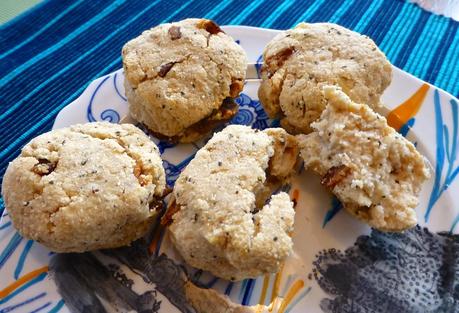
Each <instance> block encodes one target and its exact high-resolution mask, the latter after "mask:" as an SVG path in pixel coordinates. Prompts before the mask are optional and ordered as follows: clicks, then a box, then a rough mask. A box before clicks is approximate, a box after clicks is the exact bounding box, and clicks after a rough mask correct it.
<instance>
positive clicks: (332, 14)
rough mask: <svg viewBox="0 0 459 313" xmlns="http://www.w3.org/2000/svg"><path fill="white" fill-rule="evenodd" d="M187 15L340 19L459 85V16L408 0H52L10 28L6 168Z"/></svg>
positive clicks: (0, 48)
mask: <svg viewBox="0 0 459 313" xmlns="http://www.w3.org/2000/svg"><path fill="white" fill-rule="evenodd" d="M187 17H207V18H212V19H214V20H215V21H216V22H217V23H219V24H221V25H224V24H242V25H252V26H263V27H271V28H277V29H285V28H290V27H292V26H294V25H295V24H296V23H298V22H299V21H302V20H305V21H309V22H325V21H332V22H334V23H338V24H341V25H343V26H345V27H348V28H351V29H354V30H357V31H359V32H362V33H364V34H367V35H369V36H370V37H371V38H373V39H374V40H375V42H376V43H377V44H379V45H380V47H381V49H382V50H383V51H384V52H385V53H386V54H387V56H388V58H389V59H390V61H391V62H392V63H394V64H395V65H396V66H398V67H401V68H403V69H405V70H407V71H409V72H411V73H412V74H414V75H417V76H418V77H419V78H421V79H424V80H426V81H428V82H430V83H432V84H435V85H437V86H438V87H440V88H443V89H445V90H447V91H449V92H450V93H452V94H453V95H456V96H457V95H458V94H459V33H458V24H459V23H458V22H455V21H453V20H451V19H448V18H444V17H440V16H435V15H432V14H430V13H428V12H426V11H423V10H422V9H420V8H419V7H417V6H416V5H413V4H411V3H408V2H406V1H402V0H375V1H368V0H333V1H326V0H297V1H294V0H283V1H270V0H255V1H251V2H245V1H240V0H230V1H221V0H205V1H199V0H187V1H179V0H156V1H141V0H129V1H127V0H113V1H102V0H98V1H94V0H76V1H71V0H48V1H44V2H42V3H41V4H39V5H38V6H36V7H35V8H33V9H31V10H29V11H27V12H26V13H24V14H22V15H21V16H19V17H17V18H16V19H14V20H13V21H11V22H9V23H7V24H4V25H2V26H1V27H0V74H1V77H2V79H1V80H0V177H2V176H3V173H4V171H5V169H6V166H7V165H8V162H9V161H11V160H12V159H13V158H15V157H16V156H17V155H18V153H19V151H20V149H21V147H22V146H23V145H24V144H26V143H27V142H28V141H29V140H30V139H32V138H33V137H35V136H37V135H38V134H40V133H43V132H45V131H48V130H50V129H51V126H52V123H53V120H54V118H55V116H56V114H57V113H58V112H59V110H60V109H61V108H63V107H64V106H65V105H67V104H68V103H70V102H71V101H73V100H74V99H75V98H76V97H78V95H79V94H80V93H81V92H82V91H83V90H84V88H85V86H87V84H88V83H89V82H90V81H91V80H93V79H95V78H97V77H99V76H101V75H104V74H107V73H109V72H111V71H113V70H115V69H118V68H120V67H121V59H120V49H121V47H122V46H123V44H124V43H125V42H126V41H128V40H129V39H131V38H133V37H135V36H137V35H138V34H139V33H140V32H141V31H142V30H144V29H147V28H149V27H151V26H154V25H156V24H159V23H163V22H167V21H174V20H180V19H183V18H187ZM0 203H2V202H1V201H0ZM0 211H1V209H0Z"/></svg>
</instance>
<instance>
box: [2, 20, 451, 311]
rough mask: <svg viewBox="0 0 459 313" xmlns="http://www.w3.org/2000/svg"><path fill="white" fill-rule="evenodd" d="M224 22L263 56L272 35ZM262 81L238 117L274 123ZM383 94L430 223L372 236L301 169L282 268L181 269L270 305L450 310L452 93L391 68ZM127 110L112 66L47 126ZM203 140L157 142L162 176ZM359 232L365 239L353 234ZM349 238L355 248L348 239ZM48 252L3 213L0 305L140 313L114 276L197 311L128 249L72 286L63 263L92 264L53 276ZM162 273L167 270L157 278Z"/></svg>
mask: <svg viewBox="0 0 459 313" xmlns="http://www.w3.org/2000/svg"><path fill="white" fill-rule="evenodd" d="M223 29H224V30H225V32H227V33H228V34H229V35H231V36H232V37H233V38H235V39H236V40H237V41H238V42H239V43H240V45H241V46H242V47H243V48H244V49H245V50H246V51H247V54H248V57H249V61H250V62H257V61H258V62H259V61H260V55H261V52H262V50H263V47H264V46H265V44H266V43H267V42H268V41H269V40H270V39H271V38H273V36H275V35H276V34H277V33H278V31H276V30H268V29H260V28H252V27H243V26H227V27H223ZM257 88H258V83H257V82H250V83H247V84H246V86H245V89H244V91H243V95H241V97H240V99H239V100H238V101H239V104H240V113H239V114H238V115H237V117H236V118H235V119H234V120H233V123H240V124H249V125H253V126H254V127H258V128H265V127H268V126H270V125H276V122H275V121H271V120H269V119H268V118H267V116H266V114H265V113H264V111H263V109H262V108H261V106H260V104H259V103H258V101H257V100H256V99H257ZM383 101H384V103H385V104H386V106H387V107H388V109H389V110H392V111H391V113H390V114H389V115H390V117H389V122H390V123H391V125H393V126H394V127H396V128H398V129H400V131H401V132H402V133H404V134H405V135H406V134H407V136H408V138H409V139H410V140H411V141H413V142H415V144H416V145H417V147H418V149H419V150H420V151H421V152H422V153H423V154H424V155H425V156H426V157H427V158H428V159H429V160H430V162H431V164H432V165H433V168H434V173H433V176H432V178H431V179H430V180H429V181H428V182H427V183H426V184H425V185H424V188H423V190H422V194H421V197H420V205H419V207H418V208H417V213H418V217H419V223H420V225H421V226H422V227H424V226H426V227H428V230H427V229H423V228H420V227H418V228H416V229H414V230H412V231H410V232H407V233H405V234H401V235H399V234H382V233H378V232H375V231H373V232H371V230H370V228H369V227H368V226H366V225H365V224H363V223H361V222H359V221H356V220H355V219H353V218H352V217H350V216H349V215H348V214H346V213H345V212H343V211H339V210H337V208H336V207H337V206H338V204H337V203H336V201H333V200H332V198H331V197H330V195H329V194H328V193H327V192H326V191H325V190H324V189H323V188H322V186H321V185H320V183H319V179H318V178H317V177H315V176H314V175H313V174H311V173H302V174H300V175H298V176H297V177H296V178H295V179H294V182H293V184H292V188H291V189H290V194H291V195H292V197H294V198H295V199H296V200H297V202H298V205H297V207H296V212H297V213H296V219H295V232H294V234H293V239H294V247H295V248H294V250H295V253H294V255H293V256H291V257H290V258H289V259H288V260H287V262H286V263H285V265H284V266H283V268H282V270H281V271H280V272H279V273H278V274H277V275H270V276H269V275H267V276H265V277H259V278H257V279H254V280H246V281H244V282H240V283H234V284H233V283H230V282H227V281H223V280H220V279H218V280H217V279H213V277H211V276H210V275H208V274H207V273H201V272H200V271H196V270H193V269H190V268H188V271H189V274H190V275H191V276H192V277H193V279H194V280H195V281H198V282H200V283H202V284H203V285H206V286H208V287H212V288H215V289H216V290H218V291H220V292H222V293H226V294H228V295H229V296H230V298H231V299H232V300H233V301H235V302H237V303H244V304H250V305H254V304H259V303H261V304H266V305H270V304H271V308H272V312H276V311H277V312H292V313H293V312H322V311H323V312H376V311H377V309H379V310H380V311H378V312H389V311H395V310H398V311H400V312H421V311H429V310H432V311H431V312H433V311H435V310H440V311H442V310H444V312H448V310H449V308H455V309H453V311H454V310H457V306H456V305H457V303H458V302H457V301H458V291H457V290H458V289H459V288H457V289H455V288H456V287H457V281H456V276H457V269H455V267H454V266H455V265H456V264H457V263H458V259H457V257H458V254H457V251H458V250H454V249H456V248H457V246H458V245H459V244H458V241H457V238H456V237H454V236H452V235H448V234H443V235H442V236H439V235H437V234H435V233H436V232H439V231H446V232H452V233H454V232H457V231H459V226H457V227H456V223H457V221H458V217H459V197H458V196H457V193H458V191H459V182H458V181H459V179H457V176H458V172H459V170H458V162H457V160H456V155H457V146H458V105H457V103H458V100H457V99H455V98H454V97H452V96H451V95H449V94H448V93H446V92H444V91H442V90H439V89H437V88H436V87H434V86H431V85H429V84H427V83H425V82H423V81H421V80H419V79H417V78H415V77H413V76H411V75H409V74H407V73H405V72H403V71H401V70H399V69H397V68H394V75H393V79H392V83H391V85H390V86H389V88H388V89H387V90H386V92H385V93H384V95H383ZM127 113H128V109H127V103H126V98H125V96H124V88H123V72H122V70H119V71H116V72H114V73H111V74H109V75H106V76H104V77H101V78H99V79H97V80H95V81H94V82H92V83H91V84H90V85H89V86H88V87H87V89H86V90H85V91H84V92H83V94H82V95H81V96H80V97H79V98H78V99H77V100H75V101H74V102H72V103H71V104H70V105H68V106H67V107H65V108H64V109H63V110H62V111H61V112H60V113H59V114H58V116H57V118H56V121H55V123H54V127H53V128H61V127H65V126H69V125H72V124H76V123H86V122H91V121H100V120H108V121H111V122H119V121H120V119H122V118H124V117H125V116H126V115H127ZM396 115H397V116H398V118H395V117H394V116H396ZM156 142H157V141H156ZM200 145H202V142H201V143H197V144H193V145H191V144H189V145H179V146H169V145H167V144H164V143H160V148H161V151H162V157H163V159H164V165H165V168H166V172H167V175H168V182H169V183H173V181H174V180H175V178H176V177H177V175H178V173H179V172H180V170H181V169H182V168H183V167H184V166H185V165H186V164H187V162H188V161H189V160H190V158H191V157H192V155H193V154H194V152H195V151H196V150H197V149H198V148H199V146H200ZM455 178H456V179H455ZM334 213H336V214H334ZM362 235H365V236H363V237H359V236H362ZM153 237H154V238H153V239H152V241H153V244H152V246H151V251H152V256H151V260H154V259H155V256H156V255H158V254H161V253H162V252H166V253H167V254H168V256H169V257H171V258H173V259H175V260H177V261H178V262H180V260H179V258H178V257H177V256H176V255H175V253H174V252H173V251H172V250H171V249H170V245H169V243H168V239H167V235H166V236H164V230H157V231H156V233H155V234H154V236H153ZM356 241H357V243H358V244H357V245H355V246H354V243H355V242H356ZM148 244H150V242H148ZM448 247H449V248H448ZM348 248H349V249H348ZM330 249H332V250H330ZM333 249H336V251H335V250H333ZM345 249H348V251H347V253H346V254H340V253H339V252H338V251H344V250H345ZM448 249H449V250H448ZM451 249H453V250H451ZM450 250H451V251H456V253H453V252H451V251H450ZM448 251H449V252H451V253H449V252H448ZM123 253H124V252H123ZM129 253H131V252H129ZM448 253H449V254H448ZM55 257H56V256H55V255H53V254H52V253H49V251H48V250H47V249H46V248H44V247H42V246H41V245H40V244H38V243H35V242H32V241H28V240H26V239H23V238H21V237H20V236H19V235H18V233H17V232H16V231H15V230H14V228H13V227H12V225H11V222H10V219H9V217H8V215H7V213H6V212H5V213H4V216H3V218H2V219H1V221H0V312H32V311H33V312H58V311H62V312H65V311H67V310H69V307H70V308H71V309H72V310H73V311H81V312H82V311H83V310H84V309H85V308H84V307H83V304H86V305H87V307H86V309H87V310H88V312H91V311H94V312H96V311H101V310H102V309H101V307H99V306H98V305H99V304H102V305H103V306H104V307H105V308H106V309H107V311H114V310H116V308H117V307H118V310H119V311H129V310H131V311H133V310H136V309H135V308H134V307H135V305H133V306H129V305H130V304H129V305H126V303H125V302H126V301H127V300H126V299H124V300H120V301H118V300H116V297H118V296H119V294H117V295H114V294H110V292H109V291H113V290H117V289H116V288H117V286H116V284H115V285H113V281H112V282H111V284H112V285H110V284H109V283H108V282H104V279H105V280H107V281H110V279H111V278H113V277H116V278H117V279H118V281H119V282H120V284H122V286H124V287H123V288H125V290H124V292H128V294H129V296H126V294H124V295H121V296H120V297H128V298H129V297H133V299H134V300H135V301H137V302H136V303H137V304H136V305H138V304H139V303H144V304H145V305H146V306H145V308H148V309H149V310H150V312H161V313H163V312H180V311H179V310H178V309H177V308H176V306H177V307H180V308H181V310H182V311H183V312H192V311H191V310H190V308H189V306H187V305H186V304H183V303H182V302H181V301H182V300H183V299H182V298H181V295H180V294H179V295H177V294H174V290H175V291H177V290H178V289H180V288H178V287H177V286H175V285H174V281H173V276H168V275H169V274H170V273H169V272H168V270H167V269H164V268H165V267H164V264H163V265H161V264H159V263H158V264H157V263H155V264H157V266H158V268H159V269H161V270H160V271H158V272H153V273H150V274H151V275H153V277H150V276H149V275H142V273H140V271H139V270H138V268H137V267H136V266H135V265H132V264H130V263H129V262H124V264H121V263H123V257H122V256H121V257H120V256H119V255H118V256H117V255H116V253H115V254H110V253H95V254H91V256H90V258H91V259H90V260H89V261H91V260H92V261H93V260H94V259H93V258H95V259H97V260H99V261H100V263H98V266H102V267H101V268H98V267H95V268H93V269H92V271H93V272H92V273H91V272H84V270H82V272H81V273H83V274H81V273H80V276H79V277H80V278H79V279H80V281H79V282H78V281H77V282H75V276H72V275H71V274H68V275H67V274H66V273H65V271H67V269H66V268H65V266H76V267H78V266H80V265H81V264H83V263H84V262H86V261H88V260H87V259H84V258H83V257H82V256H81V255H72V256H71V257H70V259H69V258H67V259H65V260H61V262H63V263H60V265H62V264H64V265H63V266H64V268H60V271H61V272H59V269H55V268H54V270H50V268H48V264H49V263H50V261H51V260H52V259H53V258H55ZM136 257H137V256H132V258H136ZM116 258H118V259H116ZM76 260H77V261H76ZM89 261H88V262H89ZM124 261H125V260H124ZM163 261H164V260H163ZM66 262H67V263H66ZM152 262H153V261H152ZM155 262H156V261H155ZM166 263H167V262H166ZM69 264H70V265H69ZM79 264H80V265H79ZM170 264H172V263H170ZM170 264H169V267H170V268H172V269H174V266H173V265H170ZM53 266H54V267H56V265H53ZM132 266H134V267H135V268H132ZM61 267H62V266H61ZM51 268H53V267H51ZM166 268H167V266H166ZM107 269H108V270H107ZM85 270H88V269H87V268H86V269H85ZM89 271H91V270H89ZM173 271H174V270H172V272H173ZM50 272H52V273H50ZM166 272H167V273H169V274H167V275H166V274H165V275H164V276H161V275H163V273H166ZM84 273H85V274H84ZM101 273H105V274H107V273H108V274H109V276H110V277H108V278H107V277H105V278H103V277H100V276H97V275H101ZM454 273H456V274H454ZM66 275H67V276H66ZM91 275H95V277H97V279H96V281H94V280H91V279H88V280H84V279H83V280H81V276H86V278H85V279H87V277H88V276H91ZM77 276H78V275H77ZM171 277H172V278H171ZM448 277H450V278H451V279H449V280H448ZM66 279H67V280H66ZM77 280H78V279H77ZM56 282H57V283H58V285H59V284H60V285H59V286H60V290H61V291H62V290H63V289H65V287H66V286H67V287H68V288H70V290H71V292H73V296H69V291H68V290H67V291H65V292H66V294H65V297H64V298H65V304H64V300H63V299H62V297H61V295H60V294H59V293H58V292H57V288H56ZM78 283H80V285H78ZM105 283H107V284H108V285H107V284H105ZM85 284H86V285H85ZM100 284H101V285H100ZM104 284H105V285H104ZM78 286H79V287H78ZM84 286H86V287H84ZM88 286H89V287H88ZM72 288H73V289H72ZM126 288H127V289H126ZM177 288H178V289H177ZM455 290H456V291H455ZM147 291H148V292H147ZM145 292H147V293H145ZM177 292H178V293H179V291H177ZM70 294H71V293H70ZM120 294H121V293H120ZM165 295H166V296H165ZM75 299H80V300H75ZM81 299H83V300H81ZM131 300H132V299H131ZM134 300H132V301H134ZM85 301H86V302H85ZM123 301H124V302H123ZM96 302H97V303H96ZM127 302H129V301H127ZM173 303H174V304H175V306H174V304H173ZM66 304H67V305H68V306H67V305H66ZM136 308H137V310H141V309H139V307H136ZM442 312H443V311H442Z"/></svg>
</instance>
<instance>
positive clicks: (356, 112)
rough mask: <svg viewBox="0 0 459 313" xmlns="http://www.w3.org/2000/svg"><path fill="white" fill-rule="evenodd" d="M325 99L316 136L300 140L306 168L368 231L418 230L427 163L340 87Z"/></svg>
mask: <svg viewBox="0 0 459 313" xmlns="http://www.w3.org/2000/svg"><path fill="white" fill-rule="evenodd" d="M323 95H324V98H325V99H326V101H327V105H326V108H325V110H324V111H323V112H322V115H321V116H320V118H319V120H317V121H316V122H314V123H313V124H312V125H311V127H312V130H313V132H312V133H310V134H308V135H298V136H297V138H298V141H299V144H300V150H301V151H300V155H301V157H302V158H303V159H304V167H305V168H306V169H311V170H313V171H314V172H316V173H317V174H319V175H320V176H322V181H321V183H322V184H323V185H324V186H325V187H327V188H328V189H329V190H330V191H331V192H332V193H333V194H334V195H335V196H336V197H337V198H338V199H339V200H340V201H341V203H342V204H343V206H344V208H345V209H346V210H347V211H348V212H350V213H351V214H352V215H354V216H356V217H357V218H359V219H361V220H363V221H365V222H367V223H368V224H369V225H370V226H372V227H374V228H377V229H379V230H382V231H403V230H405V229H408V228H411V227H413V226H415V225H416V223H417V218H416V212H415V208H416V206H417V205H418V203H419V201H418V195H419V192H420V190H421V187H422V183H423V182H424V181H425V180H427V179H428V178H429V177H430V169H429V165H428V162H427V160H426V159H425V158H424V157H423V156H422V155H421V154H420V153H419V152H418V151H417V150H416V148H415V146H414V145H413V144H412V143H411V142H410V141H408V140H407V139H405V138H404V137H403V136H402V135H400V134H399V133H397V132H396V131H395V130H394V129H393V128H392V127H390V126H389V125H388V124H387V121H386V119H385V118H384V117H383V116H381V115H379V114H377V113H375V112H374V111H373V110H372V109H371V108H370V107H369V106H368V105H366V104H359V103H355V102H353V101H352V100H351V99H350V98H349V97H348V96H347V95H346V94H345V93H344V92H343V91H342V90H341V89H340V88H339V87H336V86H325V87H324V88H323Z"/></svg>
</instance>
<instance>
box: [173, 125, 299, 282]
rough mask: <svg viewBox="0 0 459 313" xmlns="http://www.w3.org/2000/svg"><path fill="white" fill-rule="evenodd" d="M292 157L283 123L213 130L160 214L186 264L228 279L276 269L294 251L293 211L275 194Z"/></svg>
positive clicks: (293, 160)
mask: <svg viewBox="0 0 459 313" xmlns="http://www.w3.org/2000/svg"><path fill="white" fill-rule="evenodd" d="M297 156H298V147H297V142H296V139H295V137H293V136H291V135H289V134H287V133H286V132H285V131H284V130H283V129H281V128H277V129H268V130H265V131H258V130H254V129H251V128H250V127H247V126H240V125H231V126H228V127H226V128H225V129H224V130H223V131H221V132H219V133H217V134H215V135H214V136H213V137H212V139H210V140H209V142H208V143H207V144H206V145H205V146H204V147H203V148H202V149H200V150H199V151H198V152H197V153H196V156H195V158H194V159H193V160H192V161H191V162H190V164H189V165H188V166H187V167H186V168H185V169H184V171H183V172H182V173H181V174H180V176H179V178H178V180H177V181H176V183H175V187H174V190H173V199H172V201H171V202H170V205H169V208H168V210H170V211H169V212H168V213H166V217H168V216H169V217H170V216H171V215H172V224H171V225H170V226H169V230H170V234H171V238H172V242H173V243H174V245H175V247H176V248H177V250H178V252H179V253H180V254H181V255H182V257H183V258H184V259H185V261H186V262H187V263H188V264H190V265H191V266H194V267H197V268H200V269H203V270H207V271H210V272H212V273H213V274H214V275H215V276H218V277H222V278H224V279H228V280H233V281H235V280H241V279H245V278H248V277H256V276H258V275H261V274H263V273H271V272H276V271H277V270H278V268H279V266H280V264H281V262H282V261H283V260H284V259H285V258H286V257H287V256H288V255H289V254H290V252H291V251H292V239H291V238H290V236H289V234H290V233H291V232H292V231H293V218H294V214H295V212H294V209H293V203H292V201H290V198H289V196H288V194H287V193H285V192H282V191H281V192H278V193H277V194H274V195H273V193H276V192H277V191H278V190H280V189H281V188H282V186H284V185H285V184H287V183H288V182H289V179H290V176H291V174H292V172H293V171H294V166H295V164H296V161H297ZM170 212H172V213H170ZM174 213H175V214H174Z"/></svg>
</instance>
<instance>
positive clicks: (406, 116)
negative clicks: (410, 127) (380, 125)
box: [387, 84, 430, 131]
mask: <svg viewBox="0 0 459 313" xmlns="http://www.w3.org/2000/svg"><path fill="white" fill-rule="evenodd" d="M429 88H430V87H429V85H427V84H423V85H422V86H421V88H419V89H418V90H417V91H416V92H415V93H414V94H413V95H412V96H411V97H410V98H409V99H408V100H406V101H405V102H403V103H402V104H400V105H399V106H398V107H396V108H395V109H393V110H392V111H391V112H390V113H389V115H387V123H388V124H389V125H390V126H392V127H393V128H395V129H396V130H397V131H399V130H400V128H402V126H403V125H405V124H406V123H407V122H408V121H409V120H410V119H411V118H412V117H413V116H415V115H416V113H418V111H419V109H420V108H421V105H422V103H423V102H424V98H425V97H426V95H427V92H428V91H429Z"/></svg>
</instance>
